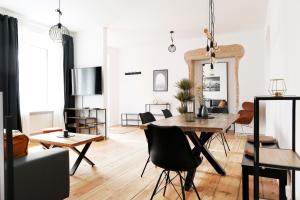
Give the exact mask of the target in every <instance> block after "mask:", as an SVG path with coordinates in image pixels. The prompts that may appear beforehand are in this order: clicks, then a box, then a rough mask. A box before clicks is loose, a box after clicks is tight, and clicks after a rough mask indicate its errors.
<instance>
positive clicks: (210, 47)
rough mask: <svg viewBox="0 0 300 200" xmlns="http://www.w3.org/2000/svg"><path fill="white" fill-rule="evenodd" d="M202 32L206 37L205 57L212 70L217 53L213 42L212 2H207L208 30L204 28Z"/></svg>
mask: <svg viewBox="0 0 300 200" xmlns="http://www.w3.org/2000/svg"><path fill="white" fill-rule="evenodd" d="M203 32H204V34H205V35H206V37H207V44H206V51H207V54H206V55H207V56H208V57H210V68H211V70H213V69H214V63H216V52H218V51H219V47H218V44H217V42H216V41H215V13H214V0H209V28H205V29H204V31H203Z"/></svg>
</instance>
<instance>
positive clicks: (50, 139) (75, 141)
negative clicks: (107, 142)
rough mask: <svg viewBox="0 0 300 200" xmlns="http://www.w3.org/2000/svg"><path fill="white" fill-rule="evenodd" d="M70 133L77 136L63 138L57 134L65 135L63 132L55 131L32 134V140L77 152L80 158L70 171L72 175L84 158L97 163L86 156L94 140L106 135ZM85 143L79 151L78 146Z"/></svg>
mask: <svg viewBox="0 0 300 200" xmlns="http://www.w3.org/2000/svg"><path fill="white" fill-rule="evenodd" d="M70 134H74V135H75V136H74V137H69V138H61V137H57V136H59V135H63V132H53V133H46V134H39V135H34V136H31V137H30V140H31V141H35V142H39V143H41V145H43V146H44V147H45V148H47V149H50V148H53V147H68V148H70V149H72V150H73V151H74V152H75V153H77V154H78V158H77V160H76V162H75V163H74V165H73V167H72V169H71V171H70V175H71V176H72V175H74V174H75V172H76V170H77V168H78V166H79V165H80V163H81V161H82V159H84V160H85V161H86V162H87V163H89V164H90V165H91V166H94V165H95V164H94V163H93V162H92V161H91V160H90V159H88V158H87V157H86V156H85V154H86V152H87V151H88V149H89V148H90V146H91V144H92V142H94V141H100V140H103V139H104V137H103V136H101V135H89V134H81V133H70ZM83 144H84V147H83V149H82V151H79V150H78V149H77V148H76V147H77V146H79V145H83Z"/></svg>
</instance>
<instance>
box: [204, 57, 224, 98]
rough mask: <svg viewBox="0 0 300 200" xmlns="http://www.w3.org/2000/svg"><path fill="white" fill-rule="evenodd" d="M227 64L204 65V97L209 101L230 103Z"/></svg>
mask: <svg viewBox="0 0 300 200" xmlns="http://www.w3.org/2000/svg"><path fill="white" fill-rule="evenodd" d="M227 65H228V63H227V62H220V63H215V64H214V68H213V69H211V68H210V64H209V63H208V64H204V65H203V79H202V81H203V95H204V96H205V98H208V99H218V100H225V101H227V102H228V80H227V76H228V74H227Z"/></svg>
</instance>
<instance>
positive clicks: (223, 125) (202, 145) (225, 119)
mask: <svg viewBox="0 0 300 200" xmlns="http://www.w3.org/2000/svg"><path fill="white" fill-rule="evenodd" d="M238 118H239V114H227V113H212V114H209V117H208V118H198V117H196V118H195V119H194V120H193V121H187V120H186V118H185V115H184V114H182V115H178V116H173V117H169V118H165V119H160V120H157V121H154V122H151V124H154V125H157V126H177V127H179V128H180V129H181V130H182V131H183V132H184V133H185V134H186V135H187V137H188V138H189V139H190V140H191V142H192V143H193V145H194V147H193V149H192V151H193V153H194V154H195V155H197V156H199V157H200V156H201V154H202V155H203V156H204V157H205V158H206V159H207V161H208V162H209V163H210V164H211V166H212V167H213V168H214V169H215V170H216V172H217V173H218V174H220V175H223V176H225V175H226V171H225V170H224V168H223V167H222V166H221V165H220V164H219V162H218V161H217V160H216V159H215V157H214V156H213V154H212V153H211V152H210V151H209V149H208V148H207V145H206V143H207V142H208V141H209V140H210V138H211V137H212V136H213V135H214V133H219V132H227V130H228V129H229V128H230V127H231V125H232V124H234V122H235V121H236V120H237V119H238ZM149 124H150V123H147V124H142V125H140V128H141V129H144V130H145V129H147V127H148V125H149ZM197 132H198V133H200V134H198V135H199V136H198V135H197ZM195 173H196V169H193V170H191V171H189V172H188V173H187V176H186V179H185V185H184V186H185V190H186V191H188V190H189V189H190V188H191V186H192V182H193V179H194V177H195Z"/></svg>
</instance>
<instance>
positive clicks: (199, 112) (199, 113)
mask: <svg viewBox="0 0 300 200" xmlns="http://www.w3.org/2000/svg"><path fill="white" fill-rule="evenodd" d="M202 108H203V105H200V108H198V114H197V117H201V116H202V115H201V112H202Z"/></svg>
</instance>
